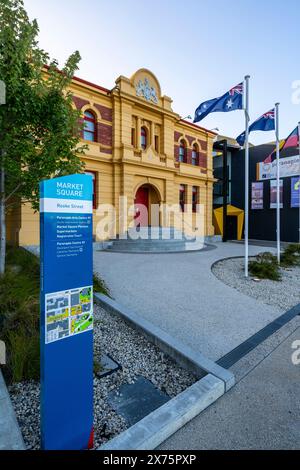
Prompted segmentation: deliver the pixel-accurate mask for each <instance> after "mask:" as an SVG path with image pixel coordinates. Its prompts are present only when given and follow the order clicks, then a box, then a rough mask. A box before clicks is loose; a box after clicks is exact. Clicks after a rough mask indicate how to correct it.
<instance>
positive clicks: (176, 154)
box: [174, 145, 179, 162]
mask: <svg viewBox="0 0 300 470" xmlns="http://www.w3.org/2000/svg"><path fill="white" fill-rule="evenodd" d="M174 157H175V161H176V162H179V146H178V145H174Z"/></svg>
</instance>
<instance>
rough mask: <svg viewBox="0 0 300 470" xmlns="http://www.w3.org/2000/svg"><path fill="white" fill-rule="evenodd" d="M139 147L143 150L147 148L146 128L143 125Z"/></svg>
mask: <svg viewBox="0 0 300 470" xmlns="http://www.w3.org/2000/svg"><path fill="white" fill-rule="evenodd" d="M141 147H142V149H143V150H146V148H147V130H146V128H145V127H142V128H141Z"/></svg>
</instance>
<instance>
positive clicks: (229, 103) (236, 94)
mask: <svg viewBox="0 0 300 470" xmlns="http://www.w3.org/2000/svg"><path fill="white" fill-rule="evenodd" d="M243 92H244V84H243V82H242V83H239V84H238V85H236V86H235V87H233V88H231V90H229V91H227V93H225V94H224V95H223V96H221V97H220V98H213V99H212V100H208V101H204V103H201V104H200V105H199V106H198V108H197V109H196V111H195V117H194V122H199V121H201V120H202V119H203V118H205V117H206V116H207V115H208V114H210V113H215V112H217V111H220V112H223V113H228V112H229V111H235V110H236V109H242V108H243Z"/></svg>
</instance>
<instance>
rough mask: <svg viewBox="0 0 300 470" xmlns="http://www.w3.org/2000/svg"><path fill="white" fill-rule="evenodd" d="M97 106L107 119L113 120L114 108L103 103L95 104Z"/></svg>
mask: <svg viewBox="0 0 300 470" xmlns="http://www.w3.org/2000/svg"><path fill="white" fill-rule="evenodd" d="M94 106H95V108H96V109H98V111H99V112H100V114H101V117H102V118H103V119H105V120H106V121H110V122H112V109H111V108H108V107H107V106H103V105H102V104H97V103H95V104H94Z"/></svg>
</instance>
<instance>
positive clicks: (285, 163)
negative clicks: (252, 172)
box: [256, 155, 300, 180]
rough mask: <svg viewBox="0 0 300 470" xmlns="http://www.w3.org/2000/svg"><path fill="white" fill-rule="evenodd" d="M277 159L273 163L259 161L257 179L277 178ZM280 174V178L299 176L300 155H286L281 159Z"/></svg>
mask: <svg viewBox="0 0 300 470" xmlns="http://www.w3.org/2000/svg"><path fill="white" fill-rule="evenodd" d="M276 174H277V170H276V160H274V161H273V162H272V163H264V162H259V163H257V178H256V179H257V180H271V179H276ZM279 174H280V178H286V177H288V176H297V175H299V174H300V157H299V155H295V156H293V157H284V158H280V159H279Z"/></svg>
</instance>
